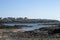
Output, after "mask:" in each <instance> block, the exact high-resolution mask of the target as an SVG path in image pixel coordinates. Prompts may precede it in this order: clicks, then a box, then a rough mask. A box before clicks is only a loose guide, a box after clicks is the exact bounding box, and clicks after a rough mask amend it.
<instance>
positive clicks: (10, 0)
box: [0, 0, 60, 20]
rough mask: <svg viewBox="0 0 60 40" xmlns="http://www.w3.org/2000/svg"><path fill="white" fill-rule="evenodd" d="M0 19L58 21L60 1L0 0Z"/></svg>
mask: <svg viewBox="0 0 60 40" xmlns="http://www.w3.org/2000/svg"><path fill="white" fill-rule="evenodd" d="M0 17H28V18H35V19H36V18H41V19H56V20H60V0H0Z"/></svg>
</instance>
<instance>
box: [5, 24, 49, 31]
mask: <svg viewBox="0 0 60 40" xmlns="http://www.w3.org/2000/svg"><path fill="white" fill-rule="evenodd" d="M4 25H8V26H14V25H28V26H32V27H24V28H22V30H25V31H31V30H34V29H39V28H41V27H48V25H42V24H41V23H25V24H4Z"/></svg>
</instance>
